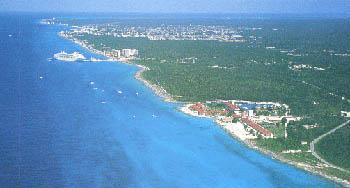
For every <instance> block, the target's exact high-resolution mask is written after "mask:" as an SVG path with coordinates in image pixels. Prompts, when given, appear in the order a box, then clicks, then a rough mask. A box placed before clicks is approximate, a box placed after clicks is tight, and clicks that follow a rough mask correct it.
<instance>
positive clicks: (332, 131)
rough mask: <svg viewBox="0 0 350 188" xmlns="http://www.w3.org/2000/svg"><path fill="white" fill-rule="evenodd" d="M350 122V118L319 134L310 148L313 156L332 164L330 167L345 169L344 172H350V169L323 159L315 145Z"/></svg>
mask: <svg viewBox="0 0 350 188" xmlns="http://www.w3.org/2000/svg"><path fill="white" fill-rule="evenodd" d="M349 123H350V120H348V121H346V122H345V123H343V124H341V125H339V126H337V127H336V128H334V129H332V130H330V131H328V132H326V133H325V134H323V135H321V136H319V137H318V138H316V139H315V140H313V141H312V142H311V143H310V150H311V152H312V155H313V156H315V157H316V158H317V159H318V160H320V161H321V162H323V163H325V164H326V165H328V166H330V167H332V168H336V169H338V170H341V171H343V172H347V173H350V171H349V170H346V169H344V168H341V167H339V166H336V165H334V164H332V163H329V162H327V161H326V160H325V159H323V158H322V157H321V156H319V155H318V154H317V153H316V151H315V145H316V144H317V143H318V142H319V141H320V140H321V139H323V138H324V137H326V136H328V135H330V134H332V133H334V132H335V131H336V130H338V129H340V128H342V127H345V126H346V125H347V124H349Z"/></svg>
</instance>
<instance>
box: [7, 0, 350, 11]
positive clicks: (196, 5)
mask: <svg viewBox="0 0 350 188" xmlns="http://www.w3.org/2000/svg"><path fill="white" fill-rule="evenodd" d="M0 11H35V12H37V11H40V12H42V11H44V12H51V11H55V12H77V11H79V12H210V13H220V12H230V13H348V12H350V0H0Z"/></svg>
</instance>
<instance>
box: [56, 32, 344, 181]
mask: <svg viewBox="0 0 350 188" xmlns="http://www.w3.org/2000/svg"><path fill="white" fill-rule="evenodd" d="M58 35H59V36H60V37H62V38H64V39H67V40H69V41H71V42H73V43H75V44H78V45H79V46H80V47H82V48H85V49H87V50H88V51H89V52H92V53H95V54H98V55H102V56H104V57H107V58H109V59H107V60H106V61H109V62H117V63H124V64H130V65H135V66H137V67H138V68H139V70H138V71H137V72H136V73H135V75H134V78H135V79H137V80H139V81H141V82H142V83H143V84H144V85H146V86H147V87H148V88H150V89H151V90H152V91H153V92H154V93H155V94H156V95H157V96H158V97H160V98H162V99H163V100H164V101H165V102H170V103H179V102H178V101H176V100H175V99H174V97H173V96H172V95H171V94H169V93H168V92H167V91H166V90H165V89H164V88H162V87H161V86H159V85H156V84H152V83H151V82H150V81H148V80H146V79H144V78H143V77H142V73H143V72H145V71H148V70H150V69H149V68H148V67H146V66H143V65H138V64H136V63H133V62H131V60H132V59H127V58H123V59H114V58H111V57H108V56H105V55H104V54H103V52H101V51H99V50H97V49H95V48H92V47H90V46H86V45H84V43H83V42H81V41H79V40H77V39H76V38H69V37H65V36H62V35H60V34H58ZM190 104H192V103H189V102H188V103H183V105H182V107H180V108H179V109H178V110H179V111H181V112H183V113H185V114H187V115H190V116H194V117H201V118H210V119H211V120H214V118H212V117H208V116H198V115H195V114H191V113H188V111H187V110H185V108H186V106H188V105H190ZM214 122H215V123H216V124H217V125H218V126H220V128H222V129H223V130H224V131H225V132H226V133H227V134H229V135H230V136H231V137H232V138H234V139H235V140H237V141H239V142H240V143H242V144H244V145H245V146H247V147H249V148H251V149H254V150H255V151H257V152H260V153H261V154H263V155H266V156H268V157H271V158H272V159H275V160H278V161H280V162H282V163H285V164H288V165H292V166H294V167H296V168H298V169H301V170H304V171H306V172H308V173H311V174H314V175H318V176H320V177H323V178H326V179H328V180H331V181H333V182H336V183H338V184H340V185H342V186H344V187H349V188H350V181H347V180H344V179H341V178H338V177H335V176H330V175H327V174H326V173H324V172H321V171H320V170H318V169H317V168H316V167H314V166H311V165H309V164H306V163H302V162H296V161H293V160H290V159H286V158H285V157H283V156H282V155H280V154H278V153H275V152H273V151H270V150H267V149H264V148H261V147H258V146H257V145H256V142H254V140H249V139H242V138H241V137H240V136H238V135H236V134H234V133H233V132H231V131H230V130H228V129H227V128H225V127H224V126H223V125H222V124H220V123H219V122H217V121H214Z"/></svg>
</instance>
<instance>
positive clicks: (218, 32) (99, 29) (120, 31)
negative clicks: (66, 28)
mask: <svg viewBox="0 0 350 188" xmlns="http://www.w3.org/2000/svg"><path fill="white" fill-rule="evenodd" d="M70 32H71V33H72V34H76V35H81V34H89V35H95V36H102V35H106V36H113V37H120V38H128V37H133V38H147V39H149V40H209V41H221V42H245V41H246V40H245V39H244V37H243V36H242V34H241V32H242V30H239V29H236V28H232V27H228V26H207V25H191V24H190V25H161V26H131V25H119V24H100V25H86V26H74V27H73V29H72V30H71V31H70Z"/></svg>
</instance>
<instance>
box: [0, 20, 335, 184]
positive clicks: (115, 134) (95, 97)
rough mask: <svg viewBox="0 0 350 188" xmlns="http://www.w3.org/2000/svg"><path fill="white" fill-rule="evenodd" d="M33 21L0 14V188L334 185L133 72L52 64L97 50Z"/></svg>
mask: <svg viewBox="0 0 350 188" xmlns="http://www.w3.org/2000/svg"><path fill="white" fill-rule="evenodd" d="M38 20H39V17H38V16H31V15H19V14H13V15H8V14H7V15H0V70H1V73H0V88H1V90H0V91H1V92H0V113H1V115H0V126H1V127H0V186H1V187H83V188H86V187H166V188H171V187H190V188H193V187H210V188H211V187H337V185H336V184H334V183H332V182H329V181H327V180H325V179H323V178H320V177H317V176H314V175H311V174H309V173H306V172H304V171H301V170H298V169H296V168H294V167H291V166H289V165H286V164H282V163H280V162H278V161H275V160H272V159H270V158H269V157H267V156H264V155H261V154H259V153H257V152H255V151H253V150H251V149H248V148H246V147H245V146H243V145H242V144H240V143H239V142H237V141H235V140H234V139H232V138H231V137H230V136H228V135H227V134H226V133H224V131H223V130H221V129H220V128H219V127H218V126H216V125H215V124H214V123H213V122H212V121H210V120H207V119H198V118H193V117H189V116H187V115H184V114H182V113H180V112H178V111H177V110H176V109H177V107H178V106H177V105H175V104H169V103H164V102H162V101H161V99H159V98H158V97H156V96H154V94H153V93H152V92H151V91H150V90H149V89H148V88H146V87H145V86H143V85H142V84H141V83H140V82H139V81H137V80H135V79H134V77H133V75H134V73H135V71H136V70H137V69H136V67H134V66H130V65H125V64H119V63H96V64H93V63H64V62H59V61H48V60H47V58H50V57H52V55H53V54H54V53H57V52H59V51H61V50H65V51H68V52H73V51H80V52H81V53H84V54H85V55H86V56H88V57H90V56H93V54H90V53H89V52H87V51H86V50H84V49H82V48H80V47H78V46H76V45H74V44H72V43H71V42H69V41H66V40H64V39H62V38H59V37H58V36H57V32H58V31H59V29H60V28H59V27H57V26H46V25H40V24H38ZM8 35H12V37H9V36H8ZM40 77H43V78H42V79H40ZM90 82H94V83H95V84H93V85H92V84H90ZM118 90H121V91H122V92H123V93H122V94H118V92H117V91H118ZM136 93H139V95H136ZM101 102H106V103H105V104H103V103H101Z"/></svg>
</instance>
